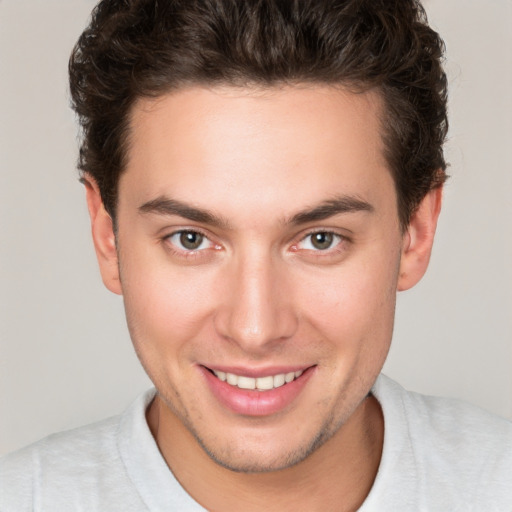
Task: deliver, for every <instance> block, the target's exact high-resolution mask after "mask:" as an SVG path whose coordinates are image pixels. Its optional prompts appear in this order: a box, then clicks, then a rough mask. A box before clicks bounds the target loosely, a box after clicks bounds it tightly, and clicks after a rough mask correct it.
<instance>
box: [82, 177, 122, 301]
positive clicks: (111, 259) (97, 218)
mask: <svg viewBox="0 0 512 512" xmlns="http://www.w3.org/2000/svg"><path fill="white" fill-rule="evenodd" d="M82 181H83V183H84V185H85V194H86V198H87V208H88V210H89V217H90V219H91V232H92V238H93V241H94V248H95V250H96V257H97V258H98V264H99V267H100V273H101V277H102V279H103V283H104V284H105V286H106V287H107V288H108V289H109V290H110V291H111V292H113V293H117V294H119V295H121V294H122V289H121V282H120V279H119V262H118V258H117V248H116V237H115V233H114V226H113V222H112V218H111V217H110V215H109V214H108V212H107V211H106V210H105V206H104V205H103V201H102V199H101V194H100V191H99V188H98V184H97V183H96V181H95V180H94V179H93V178H92V177H91V176H89V175H85V176H84V177H83V180H82Z"/></svg>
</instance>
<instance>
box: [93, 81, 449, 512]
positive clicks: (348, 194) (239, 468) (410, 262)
mask: <svg viewBox="0 0 512 512" xmlns="http://www.w3.org/2000/svg"><path fill="white" fill-rule="evenodd" d="M381 114H382V111H381V102H380V98H379V96H378V94H376V93H375V92H368V93H364V94H353V93H349V92H345V91H343V90H340V89H339V88H333V87H328V86H320V85H315V86H306V85H303V86H299V85H295V86H287V87H283V88H275V89H265V90H262V89H248V88H244V89H240V88H230V87H217V88H213V89H208V88H202V87H191V88H187V89H183V90H179V91H176V92H173V93H171V94H168V95H166V96H163V97H161V98H158V99H156V100H155V99H143V100H140V101H138V103H137V104H136V105H135V106H134V109H133V112H132V119H131V129H132V133H131V139H130V148H129V151H128V161H127V167H126V170H125V172H124V173H123V175H122V176H121V178H120V182H119V202H118V210H117V222H118V232H117V239H116V237H115V236H114V232H113V229H112V221H111V219H110V217H109V215H108V214H107V213H106V211H105V209H104V207H103V204H102V202H101V198H100V195H99V191H98V188H97V186H96V184H95V182H94V180H93V179H92V178H90V177H89V178H88V179H87V183H86V185H87V187H86V189H87V199H88V205H89V211H90V215H91V222H92V231H93V238H94V242H95V247H96V251H97V255H98V260H99V263H100V269H101V273H102V277H103V280H104V283H105V285H106V286H107V287H108V288H109V289H110V290H111V291H113V292H114V293H118V294H122V295H123V297H124V302H125V308H126V316H127V320H128V326H129V329H130V334H131V337H132V340H133V343H134V346H135V349H136V351H137V354H138V356H139V358H140V360H141V362H142V364H143V366H144V368H145V369H146V371H147V373H148V374H149V376H150V378H151V379H152V381H153V382H154V384H155V386H156V388H157V390H158V395H157V398H155V400H154V401H153V403H152V404H151V406H150V408H149V409H148V412H147V417H148V423H149V426H150V428H151V431H152V432H153V435H154V437H155V439H156V441H157V443H158V446H159V448H160V451H161V452H162V455H163V456H164V458H165V460H166V461H167V463H168V465H169V467H170V468H171V469H172V471H173V473H174V475H175V476H176V477H177V478H178V480H179V481H180V482H181V484H182V485H183V486H184V487H185V489H186V490H187V491H188V492H189V493H190V494H191V495H192V496H193V497H194V498H195V499H196V500H197V501H198V502H199V503H201V504H202V505H203V506H205V507H206V508H208V509H209V510H222V511H230V510H233V511H235V510H241V509H242V507H243V509H244V510H248V511H252V510H254V511H257V510H268V509H269V507H270V508H272V509H277V507H279V509H280V510H294V511H296V510H307V511H312V510H313V511H314V510H322V511H325V510H337V511H339V510H355V509H357V508H358V507H359V506H360V505H361V503H362V502H363V501H364V498H365V497H366V496H367V494H368V492H369V491H370V489H371V485H372V483H373V480H374V478H375V475H376V473H377V470H378V465H379V462H380V457H381V452H382V442H383V429H384V425H383V418H382V411H381V409H380V406H379V404H378V403H377V401H376V400H375V399H374V398H373V397H372V396H370V397H368V393H369V391H370V388H371V386H372V385H373V383H374V381H375V379H376V377H377V376H378V374H379V372H380V370H381V368H382V365H383V363H384V360H385V358H386V355H387V353H388V349H389V345H390V342H391V336H392V329H393V319H394V309H395V300H396V292H397V290H403V289H407V288H410V287H411V286H413V285H414V284H415V283H416V282H417V281H418V280H419V279H420V278H421V277H422V275H423V274H424V272H425V270H426V268H427V265H428V260H429V257H430V251H431V247H432V242H433V237H434V232H435V227H436V222H437V217H438V214H439V210H440V203H441V191H440V190H435V191H432V192H430V193H429V194H427V196H426V197H425V198H424V200H423V201H422V203H421V204H420V206H419V208H418V209H417V211H416V212H415V214H414V215H413V216H412V219H411V222H410V224H409V226H408V227H407V229H406V230H403V229H401V227H400V225H399V221H398V212H397V197H396V191H395V187H394V183H393V179H392V176H391V173H390V171H389V169H388V167H387V163H386V161H385V159H384V157H383V146H382V139H381V129H380V123H379V119H380V116H381ZM340 199H342V201H341V202H340ZM170 200H171V201H170ZM172 201H174V202H172ZM333 201H337V203H336V205H337V206H338V207H339V206H340V204H342V205H345V208H341V210H340V208H338V210H340V211H338V210H336V209H333V208H332V205H333V204H334V202H333ZM176 202H179V205H180V206H183V205H186V206H187V207H188V210H183V208H181V209H180V210H179V212H180V213H179V214H178V213H176V209H175V208H174V206H176V204H178V203H176ZM347 204H348V205H349V206H350V207H349V208H346V206H347ZM354 204H356V205H358V206H357V207H356V208H354ZM169 205H171V206H173V208H174V209H173V208H169ZM326 205H328V206H329V205H330V206H331V209H329V208H324V215H323V217H325V218H319V217H322V215H318V211H319V210H318V207H319V206H324V207H325V206H326ZM362 206H364V207H362ZM191 208H194V209H196V210H197V209H200V210H201V212H208V214H209V217H205V216H202V217H200V216H197V215H196V216H195V217H194V219H191V218H185V216H186V217H191V215H190V212H191V211H192V210H191ZM196 210H194V211H196ZM335 210H336V211H335ZM312 211H315V212H316V213H317V215H316V216H314V215H311V212H312ZM325 211H327V213H325ZM304 212H309V213H310V215H305V214H304ZM212 220H215V222H212ZM183 230H187V231H194V232H198V233H201V234H202V235H203V236H204V238H203V242H202V244H201V245H200V246H199V249H197V250H188V249H186V248H185V247H184V246H183V245H180V233H181V232H183ZM315 232H316V233H318V232H321V233H333V234H334V235H335V236H333V242H332V244H331V245H330V246H329V247H327V248H323V247H322V248H321V249H319V248H317V247H316V246H315V245H314V244H313V243H312V241H313V240H314V238H312V233H315ZM222 365H224V366H225V365H229V366H230V367H236V368H241V369H248V368H249V369H251V370H252V371H256V372H258V371H260V372H263V371H265V369H268V368H275V367H278V366H286V365H288V366H289V365H292V366H297V367H301V368H302V367H304V368H309V374H308V379H307V382H306V383H305V385H304V386H303V388H302V389H301V391H300V393H299V394H298V396H296V397H295V398H294V399H293V400H292V402H291V403H288V404H286V406H285V407H284V408H282V409H281V410H279V411H278V412H275V413H272V414H267V415H259V416H251V415H247V414H238V413H236V412H233V411H232V410H230V409H229V408H227V407H226V406H225V405H223V404H222V403H221V402H219V400H218V399H217V398H216V397H215V396H214V395H213V394H212V392H211V389H210V387H209V386H208V385H207V383H206V380H207V379H205V378H204V376H205V374H204V372H205V367H206V368H211V369H215V368H218V367H219V366H222ZM236 373H240V372H236Z"/></svg>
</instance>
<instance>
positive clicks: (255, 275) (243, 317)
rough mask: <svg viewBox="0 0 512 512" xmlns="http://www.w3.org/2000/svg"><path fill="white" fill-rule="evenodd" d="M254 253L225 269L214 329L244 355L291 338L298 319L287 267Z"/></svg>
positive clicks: (268, 257) (261, 351) (264, 349)
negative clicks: (236, 346)
mask: <svg viewBox="0 0 512 512" xmlns="http://www.w3.org/2000/svg"><path fill="white" fill-rule="evenodd" d="M255 252H256V251H254V252H253V254H247V255H245V256H243V257H240V258H238V260H236V261H233V262H231V263H230V265H229V268H227V269H226V273H225V274H224V276H223V285H222V287H221V288H222V292H223V297H222V299H221V306H220V307H219V308H218V309H217V311H216V316H215V327H216V329H217V332H218V334H220V335H221V336H222V337H224V338H225V339H229V340H230V341H231V342H233V343H236V344H237V345H238V346H239V347H240V348H241V349H242V350H243V351H244V352H245V353H246V354H252V355H256V356H257V355H258V354H260V355H263V354H265V353H267V352H268V350H269V349H272V347H274V346H275V344H279V343H282V342H283V341H284V340H286V339H289V338H291V337H292V336H293V335H294V333H295V332H296V330H297V327H298V318H297V315H296V314H295V312H294V308H293V301H292V293H291V292H292V290H291V289H290V288H291V287H290V286H289V285H288V283H287V274H286V269H285V268H284V267H285V265H286V264H285V263H284V262H282V261H275V260H273V258H272V257H271V256H270V255H268V254H258V253H255Z"/></svg>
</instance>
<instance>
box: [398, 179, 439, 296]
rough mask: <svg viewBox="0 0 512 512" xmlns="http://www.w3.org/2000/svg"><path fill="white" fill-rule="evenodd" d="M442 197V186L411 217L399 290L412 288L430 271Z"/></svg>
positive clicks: (424, 199) (405, 240)
mask: <svg viewBox="0 0 512 512" xmlns="http://www.w3.org/2000/svg"><path fill="white" fill-rule="evenodd" d="M442 196H443V190H442V187H439V188H436V189H434V190H431V191H430V192H429V193H428V194H427V195H426V196H425V197H424V198H423V200H422V201H421V203H420V204H419V206H418V208H417V209H416V211H415V212H414V214H413V215H412V217H411V220H410V222H409V225H408V227H407V231H406V233H405V234H404V238H403V244H402V257H401V260H400V273H399V277H398V285H397V288H398V291H403V290H408V289H409V288H412V287H413V286H414V285H415V284H416V283H417V282H418V281H419V280H420V279H421V278H422V277H423V275H424V274H425V272H426V271H427V267H428V262H429V261H430V254H431V252H432V245H433V243H434V235H435V232H436V226H437V219H438V217H439V213H440V211H441V202H442Z"/></svg>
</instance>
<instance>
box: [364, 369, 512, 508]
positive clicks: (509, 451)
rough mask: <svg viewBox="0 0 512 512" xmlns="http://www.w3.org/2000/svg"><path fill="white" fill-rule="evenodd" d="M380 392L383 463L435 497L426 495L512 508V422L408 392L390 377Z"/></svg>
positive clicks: (378, 385) (462, 404) (382, 378)
mask: <svg viewBox="0 0 512 512" xmlns="http://www.w3.org/2000/svg"><path fill="white" fill-rule="evenodd" d="M374 394H375V396H376V397H377V399H378V400H379V402H380V403H381V406H382V409H383V413H384V421H385V429H387V432H385V441H384V453H383V462H384V457H386V467H387V469H388V470H390V471H391V472H393V471H394V472H395V475H396V476H397V478H398V479H402V478H404V479H406V480H407V479H409V480H411V478H412V479H413V480H414V482H415V487H416V491H417V492H418V493H422V494H424V495H428V496H430V498H424V499H432V500H435V499H440V500H450V499H451V500H452V502H453V503H454V504H456V503H459V504H460V503H466V504H467V505H466V506H467V507H468V508H467V510H480V509H478V506H483V505H485V506H486V510H501V508H499V507H502V506H504V504H505V503H506V504H508V506H509V507H510V506H512V423H511V422H510V421H508V420H506V419H504V418H500V417H498V416H495V415H493V414H491V413H489V412H487V411H484V410H482V409H480V408H478V407H476V406H473V405H470V404H468V403H466V402H463V401H460V400H455V399H448V398H439V397H432V396H425V395H421V394H419V393H413V392H409V391H406V390H405V389H403V388H402V387H401V386H400V385H398V384H397V383H396V382H393V381H392V380H391V379H389V378H387V377H385V376H380V377H379V379H378V381H377V383H376V385H375V387H374ZM391 468H393V469H391ZM405 468H407V469H405ZM405 471H407V472H408V474H407V475H405V474H404V472H405ZM422 499H423V498H422ZM444 502H446V501H444ZM473 506H476V507H477V508H471V507H473ZM454 510H459V509H458V508H455V509H454Z"/></svg>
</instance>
